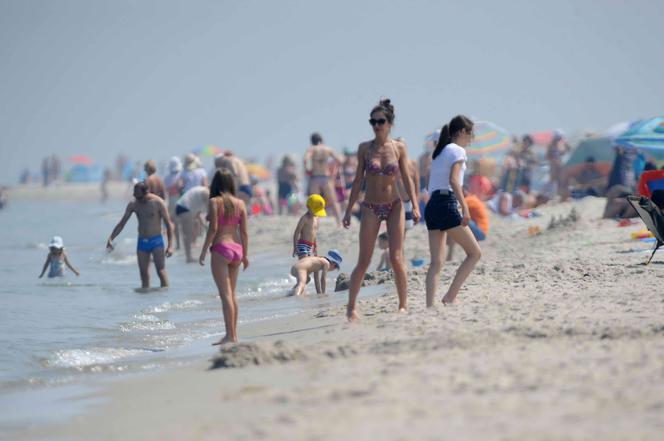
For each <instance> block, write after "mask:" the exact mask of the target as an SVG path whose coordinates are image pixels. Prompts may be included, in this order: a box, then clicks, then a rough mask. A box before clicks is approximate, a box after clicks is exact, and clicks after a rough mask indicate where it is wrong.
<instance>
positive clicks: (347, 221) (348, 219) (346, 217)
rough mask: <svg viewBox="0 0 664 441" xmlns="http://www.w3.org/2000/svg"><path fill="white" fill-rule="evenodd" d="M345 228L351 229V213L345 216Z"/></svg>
mask: <svg viewBox="0 0 664 441" xmlns="http://www.w3.org/2000/svg"><path fill="white" fill-rule="evenodd" d="M342 223H343V225H344V228H346V229H348V228H350V213H349V212H346V214H345V215H344V220H343V221H342Z"/></svg>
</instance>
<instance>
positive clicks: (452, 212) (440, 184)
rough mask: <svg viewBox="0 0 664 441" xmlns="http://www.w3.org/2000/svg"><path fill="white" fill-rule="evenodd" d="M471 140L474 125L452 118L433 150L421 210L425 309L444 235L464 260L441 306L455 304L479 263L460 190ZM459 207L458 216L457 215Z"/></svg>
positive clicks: (429, 301)
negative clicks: (425, 243)
mask: <svg viewBox="0 0 664 441" xmlns="http://www.w3.org/2000/svg"><path fill="white" fill-rule="evenodd" d="M472 138H473V122H472V121H471V120H470V119H468V118H467V117H465V116H462V115H458V116H455V117H454V118H452V120H451V121H450V122H449V124H446V125H445V126H443V129H442V131H441V134H440V138H439V139H438V144H437V145H436V148H435V149H434V151H433V155H432V158H433V160H432V162H431V174H430V177H429V192H430V194H431V198H430V199H429V202H428V203H427V205H426V208H425V209H424V220H425V221H426V224H427V229H428V230H429V250H430V252H431V265H430V266H429V270H428V271H427V279H426V285H427V286H426V290H427V307H431V306H433V299H434V296H435V295H436V289H437V287H438V275H439V274H440V270H441V267H442V259H443V256H445V240H446V235H447V234H449V235H450V238H451V239H453V240H454V241H455V242H456V243H458V244H459V245H461V247H462V248H463V250H464V251H465V252H466V259H465V260H464V261H463V263H461V266H459V269H457V272H456V275H455V276H454V280H452V284H451V285H450V287H449V289H448V290H447V294H445V296H444V297H443V304H449V303H452V302H454V299H455V298H456V296H457V294H458V293H459V289H461V285H463V282H464V281H465V280H466V278H467V277H468V275H469V274H470V272H471V271H472V270H473V268H475V265H476V264H477V262H478V261H479V260H480V257H481V256H482V253H481V251H480V246H479V245H478V244H477V240H475V236H473V232H472V231H471V230H470V228H469V227H468V223H469V222H470V213H469V211H468V204H466V200H465V199H464V197H463V191H462V190H461V187H462V185H463V175H464V171H465V170H466V160H467V159H466V150H465V148H466V147H468V145H469V144H470V142H471V141H472ZM459 205H461V213H459V207H458V206H459Z"/></svg>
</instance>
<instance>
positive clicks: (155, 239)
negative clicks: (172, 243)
mask: <svg viewBox="0 0 664 441" xmlns="http://www.w3.org/2000/svg"><path fill="white" fill-rule="evenodd" d="M157 248H164V238H163V237H162V236H161V234H159V235H158V236H152V237H139V238H138V244H137V245H136V251H143V252H145V253H151V252H152V251H153V250H155V249H157Z"/></svg>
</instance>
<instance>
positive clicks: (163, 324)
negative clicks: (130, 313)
mask: <svg viewBox="0 0 664 441" xmlns="http://www.w3.org/2000/svg"><path fill="white" fill-rule="evenodd" d="M172 329H175V325H174V324H173V323H171V322H169V321H168V320H159V321H156V322H138V323H136V322H133V323H125V324H122V325H120V331H122V332H132V331H168V330H172Z"/></svg>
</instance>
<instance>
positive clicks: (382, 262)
mask: <svg viewBox="0 0 664 441" xmlns="http://www.w3.org/2000/svg"><path fill="white" fill-rule="evenodd" d="M386 263H387V262H385V253H384V252H383V253H380V260H379V261H378V266H377V267H376V271H380V270H382V269H383V268H385V265H386Z"/></svg>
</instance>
